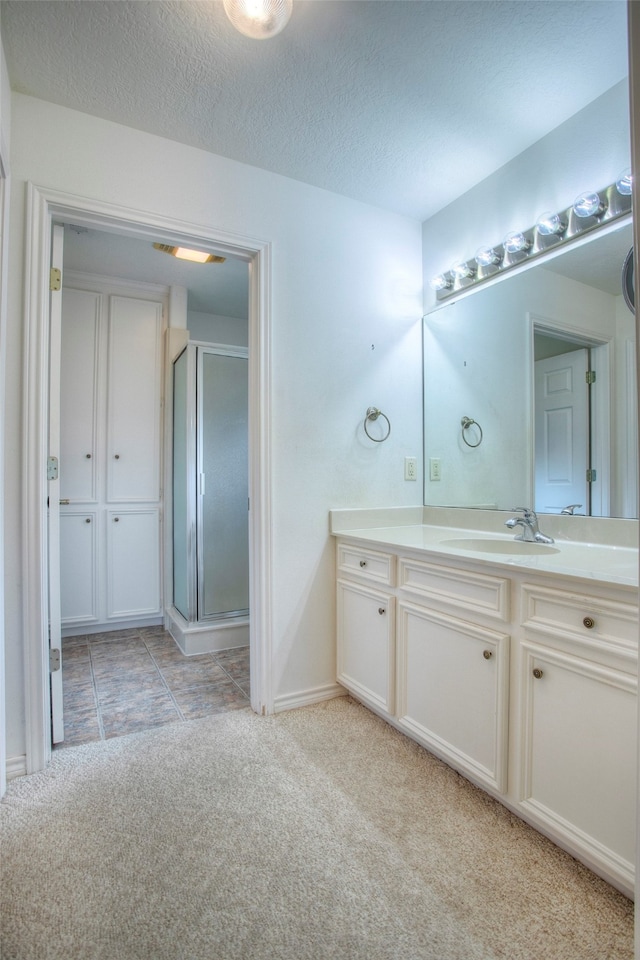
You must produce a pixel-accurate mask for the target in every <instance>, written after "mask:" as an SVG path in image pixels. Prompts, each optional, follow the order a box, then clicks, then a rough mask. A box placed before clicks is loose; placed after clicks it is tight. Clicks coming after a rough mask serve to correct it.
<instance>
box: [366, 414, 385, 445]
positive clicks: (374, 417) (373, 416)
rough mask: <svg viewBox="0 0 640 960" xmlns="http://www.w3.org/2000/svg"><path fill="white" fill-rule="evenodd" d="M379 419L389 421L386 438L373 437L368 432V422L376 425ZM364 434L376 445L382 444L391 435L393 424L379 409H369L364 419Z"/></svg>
mask: <svg viewBox="0 0 640 960" xmlns="http://www.w3.org/2000/svg"><path fill="white" fill-rule="evenodd" d="M378 417H382V419H383V420H386V421H387V432H386V433H385V435H384V437H372V436H371V434H370V433H369V431H368V430H367V422H369V421H370V422H371V423H374V422H375V421H376V420H377V419H378ZM364 432H365V433H366V435H367V436H368V437H369V440H373V442H374V443H382V442H383V441H384V440H386V439H387V437H388V436H389V434H390V433H391V423H390V422H389V417H388V416H387V415H386V414H385V413H383V412H382V410H378V408H377V407H369V409H368V410H367V414H366V416H365V418H364Z"/></svg>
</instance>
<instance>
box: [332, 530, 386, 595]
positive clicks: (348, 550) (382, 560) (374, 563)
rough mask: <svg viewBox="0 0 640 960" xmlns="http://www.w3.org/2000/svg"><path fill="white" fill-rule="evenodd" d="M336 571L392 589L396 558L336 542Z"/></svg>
mask: <svg viewBox="0 0 640 960" xmlns="http://www.w3.org/2000/svg"><path fill="white" fill-rule="evenodd" d="M338 570H339V571H340V573H342V574H347V575H349V576H358V577H361V578H362V579H363V580H371V581H372V582H373V583H384V584H385V585H386V586H388V587H393V586H395V581H396V558H395V556H394V555H393V554H392V553H380V552H379V551H378V550H369V549H368V548H367V547H356V546H353V544H350V543H342V542H341V541H338Z"/></svg>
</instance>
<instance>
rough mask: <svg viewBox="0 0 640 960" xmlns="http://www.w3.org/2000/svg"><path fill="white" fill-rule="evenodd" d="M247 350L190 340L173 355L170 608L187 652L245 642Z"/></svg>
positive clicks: (174, 628)
mask: <svg viewBox="0 0 640 960" xmlns="http://www.w3.org/2000/svg"><path fill="white" fill-rule="evenodd" d="M248 496H249V492H248V380H247V350H246V349H244V348H242V347H227V346H220V345H203V344H197V343H189V344H188V345H187V346H186V347H185V349H184V350H183V352H182V353H181V354H180V355H179V356H178V357H177V358H176V360H175V361H174V363H173V608H172V609H171V610H170V612H169V620H170V623H169V629H170V631H171V633H172V634H173V636H174V638H175V639H176V641H177V642H178V643H179V645H180V646H181V647H182V649H183V650H184V652H185V653H203V652H206V651H211V650H223V649H226V648H227V647H234V646H241V645H244V644H247V643H248V642H249V523H248Z"/></svg>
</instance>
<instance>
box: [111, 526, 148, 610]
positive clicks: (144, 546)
mask: <svg viewBox="0 0 640 960" xmlns="http://www.w3.org/2000/svg"><path fill="white" fill-rule="evenodd" d="M159 612H160V515H159V511H158V510H157V509H148V510H129V509H126V510H119V511H116V510H109V511H108V512H107V617H109V618H111V619H114V620H120V619H126V618H127V617H140V616H150V615H152V614H157V613H159Z"/></svg>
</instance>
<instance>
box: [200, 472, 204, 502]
mask: <svg viewBox="0 0 640 960" xmlns="http://www.w3.org/2000/svg"><path fill="white" fill-rule="evenodd" d="M200 496H201V497H204V473H201V474H200Z"/></svg>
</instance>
